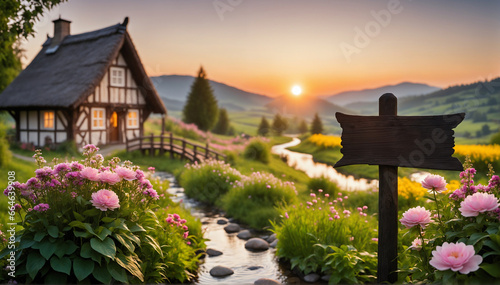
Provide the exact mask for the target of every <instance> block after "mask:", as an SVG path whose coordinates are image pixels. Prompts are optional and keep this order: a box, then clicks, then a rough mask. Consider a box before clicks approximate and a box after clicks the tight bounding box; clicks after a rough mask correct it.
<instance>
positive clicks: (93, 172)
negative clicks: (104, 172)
mask: <svg viewBox="0 0 500 285" xmlns="http://www.w3.org/2000/svg"><path fill="white" fill-rule="evenodd" d="M80 175H81V176H82V177H83V178H86V179H88V180H91V181H99V171H98V170H97V169H95V168H92V167H85V168H84V169H82V171H80Z"/></svg>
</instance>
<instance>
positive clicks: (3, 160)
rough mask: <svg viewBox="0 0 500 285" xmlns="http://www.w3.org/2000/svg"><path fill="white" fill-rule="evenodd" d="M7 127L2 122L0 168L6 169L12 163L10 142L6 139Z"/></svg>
mask: <svg viewBox="0 0 500 285" xmlns="http://www.w3.org/2000/svg"><path fill="white" fill-rule="evenodd" d="M6 133H7V127H6V126H5V125H4V124H3V123H2V122H1V121H0V167H4V166H5V165H7V164H8V163H9V162H10V159H11V156H12V155H11V153H10V150H9V142H8V141H7V138H6Z"/></svg>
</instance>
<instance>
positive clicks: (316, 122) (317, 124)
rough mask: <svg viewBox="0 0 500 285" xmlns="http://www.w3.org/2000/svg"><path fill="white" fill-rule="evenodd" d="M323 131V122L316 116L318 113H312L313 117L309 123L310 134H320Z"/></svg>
mask: <svg viewBox="0 0 500 285" xmlns="http://www.w3.org/2000/svg"><path fill="white" fill-rule="evenodd" d="M322 132H323V123H322V122H321V119H320V118H319V116H318V113H316V114H314V119H313V121H312V123H311V134H313V135H314V134H321V133H322Z"/></svg>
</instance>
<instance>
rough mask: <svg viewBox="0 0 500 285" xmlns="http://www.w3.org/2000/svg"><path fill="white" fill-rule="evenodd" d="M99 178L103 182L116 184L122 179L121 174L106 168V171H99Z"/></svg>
mask: <svg viewBox="0 0 500 285" xmlns="http://www.w3.org/2000/svg"><path fill="white" fill-rule="evenodd" d="M99 180H100V181H101V182H103V183H108V184H109V185H113V184H116V183H118V182H120V181H121V180H122V178H121V177H120V175H118V174H116V173H114V172H111V171H109V170H106V171H104V172H101V173H99Z"/></svg>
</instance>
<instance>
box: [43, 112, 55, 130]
mask: <svg viewBox="0 0 500 285" xmlns="http://www.w3.org/2000/svg"><path fill="white" fill-rule="evenodd" d="M43 128H44V129H53V128H54V112H53V111H45V112H43Z"/></svg>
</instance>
